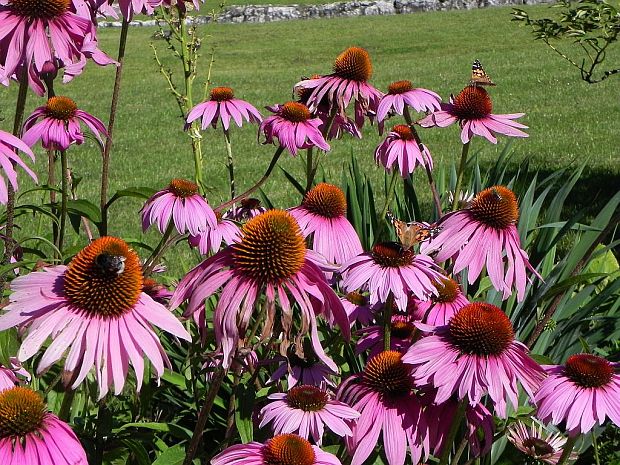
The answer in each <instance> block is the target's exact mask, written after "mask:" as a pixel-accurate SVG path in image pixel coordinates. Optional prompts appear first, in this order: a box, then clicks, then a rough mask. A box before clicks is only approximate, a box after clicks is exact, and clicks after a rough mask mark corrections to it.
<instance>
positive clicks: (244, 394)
mask: <svg viewBox="0 0 620 465" xmlns="http://www.w3.org/2000/svg"><path fill="white" fill-rule="evenodd" d="M246 377H247V379H246V380H245V381H246V383H247V382H248V381H249V376H246ZM243 381H244V380H242V383H243ZM246 383H243V384H239V386H238V388H237V408H236V409H235V426H236V427H237V431H239V436H241V442H243V443H244V444H246V443H248V442H250V441H252V440H253V439H254V422H253V421H252V413H253V411H254V403H255V400H256V389H254V386H253V385H250V384H246Z"/></svg>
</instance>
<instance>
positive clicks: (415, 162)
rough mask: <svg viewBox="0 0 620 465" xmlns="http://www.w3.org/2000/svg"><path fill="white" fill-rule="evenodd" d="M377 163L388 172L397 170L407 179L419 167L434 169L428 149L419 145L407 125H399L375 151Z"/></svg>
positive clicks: (421, 144)
mask: <svg viewBox="0 0 620 465" xmlns="http://www.w3.org/2000/svg"><path fill="white" fill-rule="evenodd" d="M375 162H377V164H381V165H382V166H383V167H384V168H385V169H386V170H387V171H388V172H389V171H392V169H394V168H396V169H398V171H399V172H400V175H401V177H403V178H407V177H409V175H411V173H413V170H415V169H416V168H417V167H418V166H425V167H426V168H428V169H429V170H432V169H433V159H432V158H431V152H430V151H429V150H428V147H426V145H424V144H423V143H421V142H420V143H418V141H417V140H416V138H415V136H414V134H413V131H412V130H411V128H409V126H407V125H405V124H397V125H396V126H394V127H393V128H392V131H391V132H390V133H389V134H388V135H387V137H386V138H385V139H384V140H383V142H381V143H380V144H379V146H378V147H377V148H376V149H375Z"/></svg>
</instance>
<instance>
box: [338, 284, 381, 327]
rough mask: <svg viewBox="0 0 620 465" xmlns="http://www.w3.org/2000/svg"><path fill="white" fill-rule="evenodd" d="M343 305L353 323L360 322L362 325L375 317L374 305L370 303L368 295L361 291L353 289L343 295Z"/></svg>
mask: <svg viewBox="0 0 620 465" xmlns="http://www.w3.org/2000/svg"><path fill="white" fill-rule="evenodd" d="M340 300H341V301H342V305H343V307H344V310H345V312H347V315H349V322H350V323H351V325H353V324H355V323H356V322H359V323H360V324H362V325H364V326H365V325H368V324H369V323H370V322H372V321H373V320H374V319H375V312H374V306H373V305H370V300H369V299H368V296H366V295H364V294H362V293H361V292H357V291H351V292H348V293H347V294H346V295H345V296H344V297H341V298H340Z"/></svg>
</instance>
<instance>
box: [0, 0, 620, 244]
mask: <svg viewBox="0 0 620 465" xmlns="http://www.w3.org/2000/svg"><path fill="white" fill-rule="evenodd" d="M527 10H528V11H530V12H534V14H535V15H536V16H540V15H543V14H547V11H548V10H547V8H546V7H527ZM510 11H511V10H510V8H489V9H482V10H471V11H450V12H433V13H421V14H412V15H402V16H390V17H361V18H350V19H327V20H309V21H294V22H280V23H271V24H263V25H247V24H242V25H212V26H208V27H205V28H203V29H201V30H200V32H201V33H204V34H208V38H207V39H206V40H205V42H204V43H203V46H202V50H203V54H204V56H203V57H202V63H201V65H200V66H199V70H200V72H201V73H202V76H201V77H200V78H199V79H198V80H197V82H198V84H197V89H200V88H201V82H202V81H201V79H204V76H205V74H206V68H207V64H208V61H209V55H210V50H211V48H212V47H213V48H214V49H215V63H214V68H213V73H212V77H213V83H214V85H228V86H231V87H233V88H234V89H235V91H236V95H237V96H238V97H241V98H244V99H246V100H248V101H250V102H252V103H253V104H255V105H256V106H257V107H258V108H260V109H262V108H263V107H264V106H265V105H269V104H274V103H282V102H285V101H287V100H290V99H291V87H292V85H293V84H294V83H295V82H297V81H298V80H299V78H300V77H301V76H308V75H310V74H313V73H328V72H330V69H331V63H332V61H333V59H334V58H335V57H336V56H337V55H338V53H340V52H341V51H342V50H343V49H344V48H346V47H348V46H351V45H357V46H362V47H365V48H367V49H368V51H369V52H370V54H371V56H372V59H373V64H374V76H373V78H372V83H373V84H374V85H375V86H376V87H378V88H380V89H382V90H385V89H386V87H387V85H388V84H389V83H390V82H391V81H394V80H400V79H410V80H412V81H413V82H414V83H415V84H416V85H418V86H421V87H426V88H429V89H433V90H435V91H436V92H438V93H439V94H440V95H442V96H443V97H444V98H445V99H447V98H448V97H449V95H450V93H456V92H458V91H459V90H460V89H461V88H462V87H463V86H464V85H465V84H466V83H467V81H468V77H469V69H470V66H471V62H472V60H473V59H474V58H479V59H480V60H481V61H482V63H483V64H484V65H485V67H486V69H487V71H488V73H489V74H490V75H491V77H492V78H493V79H494V81H495V82H497V83H498V85H497V87H496V88H493V89H492V90H491V92H492V97H493V102H494V112H497V113H514V112H525V113H526V116H525V117H524V118H523V119H522V121H523V122H524V123H525V124H527V125H528V126H530V129H529V131H528V132H529V134H530V137H529V139H526V140H517V141H515V143H514V145H513V149H514V152H513V155H512V160H511V162H512V165H513V166H514V167H515V168H516V167H518V166H519V165H520V164H522V163H523V161H524V160H526V159H531V161H532V163H533V165H534V166H535V167H536V168H537V169H540V170H541V171H544V172H549V171H552V170H555V169H558V168H562V167H569V166H570V167H577V166H578V165H579V164H581V163H582V162H584V161H587V162H588V170H587V174H586V175H585V176H584V179H583V183H582V188H581V191H580V192H582V195H583V201H584V203H591V202H594V201H596V199H597V198H600V197H608V196H609V195H610V192H611V191H612V190H613V191H615V190H617V189H618V184H619V179H620V178H619V173H620V169H619V163H618V162H619V161H620V156H619V151H618V147H620V105H619V104H620V101H619V100H618V95H620V92H619V91H620V79H618V78H615V79H614V78H611V79H608V80H607V81H605V82H604V83H602V84H597V85H588V84H586V83H584V82H582V81H581V80H580V79H579V75H578V73H577V72H576V70H574V69H572V68H571V67H569V65H568V64H567V63H565V62H564V61H562V60H561V59H560V58H559V57H557V56H556V55H555V54H554V53H553V52H552V51H550V50H548V49H547V48H546V47H545V46H544V45H543V44H541V43H539V42H534V41H533V40H532V38H531V36H530V34H529V33H528V31H527V30H525V29H523V28H520V27H519V26H518V25H516V24H514V23H511V22H510ZM154 32H155V29H151V28H132V29H131V30H130V32H129V34H130V41H129V42H130V43H129V45H128V51H127V58H126V68H125V78H124V81H123V87H122V96H121V97H122V100H121V105H120V111H119V114H118V119H117V131H116V134H115V136H116V137H115V146H114V151H113V159H112V191H114V190H116V189H121V188H125V187H128V186H142V185H146V186H151V187H155V188H159V187H162V186H164V185H166V184H167V183H168V182H169V180H170V179H171V178H172V177H179V176H191V175H192V167H193V164H192V158H191V149H190V145H189V139H188V138H187V137H186V136H185V134H184V133H183V119H182V117H181V115H180V114H179V111H178V109H177V107H176V104H175V102H174V101H173V99H172V97H171V95H170V94H169V92H168V91H167V89H166V85H165V83H164V80H163V79H162V77H161V75H159V73H158V70H157V67H156V64H155V62H154V60H153V57H152V53H151V49H150V47H149V43H151V42H153V43H154V44H155V45H156V46H157V47H158V49H159V52H160V53H161V54H162V55H165V54H166V50H165V43H164V42H163V41H161V40H160V41H153V39H152V35H153V33H154ZM118 33H119V31H118V30H117V29H106V30H100V31H99V38H100V43H101V45H102V48H103V49H104V50H106V51H108V52H109V53H110V54H115V53H116V52H115V48H116V46H117V40H118ZM618 55H619V54H618V53H616V54H615V56H614V55H610V56H609V60H610V62H613V60H614V58H618ZM166 61H167V62H168V63H170V64H174V62H173V61H172V60H170V59H168V60H166ZM113 75H114V70H113V69H112V68H111V67H108V68H99V67H96V66H95V65H93V64H89V65H88V67H87V70H86V72H85V73H84V75H83V76H80V77H78V78H76V79H75V80H74V82H72V83H70V84H69V85H66V86H61V87H60V88H59V89H57V92H58V93H64V94H66V95H69V96H71V97H72V98H74V99H75V100H76V102H77V103H78V105H79V106H80V107H81V108H83V109H85V110H87V111H89V112H91V113H93V114H95V115H97V116H99V117H100V118H102V119H103V120H107V115H108V106H109V101H110V95H111V91H112V85H113ZM178 75H179V73H178V72H177V74H176V76H177V77H178ZM15 90H16V89H15V86H12V87H11V89H10V91H8V92H6V91H2V93H1V94H0V98H1V101H2V102H3V104H2V106H1V107H0V108H1V110H0V111H1V112H2V113H1V114H2V116H3V117H4V118H5V121H3V122H2V123H1V124H2V126H3V127H4V128H5V129H7V128H9V126H10V124H9V123H10V120H11V119H12V114H11V111H10V109H11V108H12V107H13V105H14V103H13V102H14V95H15ZM197 93H200V92H197ZM28 103H29V108H33V107H34V106H35V105H40V104H43V103H44V100H43V99H37V98H34V97H31V98H30V99H29V102H28ZM264 114H267V111H265V112H264ZM398 122H400V121H395V122H394V124H397V123H398ZM422 137H423V139H424V141H425V143H426V144H427V145H428V146H429V147H430V149H431V151H432V153H433V156H434V159H435V162H436V164H437V165H442V164H446V163H451V162H453V161H454V160H455V159H456V157H457V154H458V152H459V149H460V142H459V137H458V130H457V128H456V127H450V128H447V129H443V130H439V129H434V130H425V131H423V133H422ZM232 138H233V151H234V153H235V157H236V160H237V163H238V164H237V166H238V182H239V187H244V186H249V185H250V184H251V183H252V182H253V181H254V180H256V179H257V178H258V177H259V176H260V175H261V174H262V172H263V171H264V169H265V168H266V167H267V165H268V164H269V161H270V159H271V155H272V153H273V151H274V147H273V146H264V145H260V144H258V143H257V141H256V127H255V126H254V127H253V126H246V127H244V128H243V129H242V130H237V129H236V128H234V130H233V136H232ZM380 140H381V138H380V137H379V135H378V134H377V131H376V128H375V127H370V126H368V127H366V128H365V131H364V139H363V140H361V141H359V140H353V139H351V138H349V137H345V138H344V139H343V140H340V141H334V142H333V144H332V151H331V152H330V154H329V156H328V157H327V162H326V165H325V169H326V174H327V177H328V179H333V180H334V181H335V182H338V181H339V180H340V179H341V175H342V167H343V164H344V163H345V162H347V160H349V159H350V157H351V156H354V157H356V158H357V159H358V161H359V162H360V164H361V165H362V166H363V167H364V169H365V171H366V172H367V173H368V174H370V175H371V176H373V177H374V178H376V179H377V180H379V179H382V176H383V172H382V170H381V169H379V168H377V167H376V166H375V165H374V161H373V151H374V148H375V147H376V146H377V145H378V143H379V142H380ZM505 142H506V139H505V138H503V139H500V143H499V145H498V146H493V145H491V144H489V143H487V142H486V141H483V140H479V139H476V140H475V142H474V144H473V148H472V150H473V151H480V157H481V159H482V160H483V162H485V163H491V162H492V160H494V158H495V157H497V155H498V153H499V152H500V151H501V150H502V148H503V147H504V144H505ZM204 149H205V158H206V170H205V176H206V179H207V180H208V183H209V185H210V186H211V187H212V192H211V195H210V199H211V202H212V203H215V204H217V203H218V202H220V201H221V200H223V199H224V197H225V194H226V192H227V189H226V172H225V168H224V164H223V163H224V159H225V150H224V144H223V136H222V134H221V133H220V132H219V131H213V130H209V131H207V132H206V133H205V134H204ZM38 153H39V158H38V160H37V169H38V172H39V173H41V176H42V179H44V176H43V173H44V172H45V160H46V159H45V158H44V156H43V153H42V151H40V150H39V151H38ZM69 157H70V163H71V165H72V167H73V170H74V172H75V173H76V174H77V175H78V176H82V177H83V181H82V183H81V185H80V187H79V191H80V193H81V195H82V196H84V197H86V198H89V199H91V200H93V201H95V202H97V199H98V194H97V193H98V183H99V176H100V172H99V169H100V158H99V156H98V153H97V151H96V150H95V149H94V145H93V144H92V143H89V144H88V147H87V148H86V149H85V148H81V147H77V148H73V149H71V150H70V152H69ZM280 164H281V166H282V167H283V168H285V169H287V170H289V171H292V172H294V173H301V172H302V165H301V160H300V159H293V158H291V157H288V156H287V157H285V158H283V159H282V160H281V163H280ZM419 181H420V184H419V185H420V189H421V190H422V191H425V187H424V185H423V184H422V181H423V178H420V179H419ZM24 185H26V183H24ZM265 190H266V192H268V194H269V195H270V196H271V197H272V198H273V200H274V202H275V203H276V204H277V205H279V206H282V207H286V206H290V205H292V204H293V203H296V202H298V201H299V197H298V195H297V194H296V193H295V192H294V190H293V189H292V188H291V187H290V185H288V184H287V183H286V182H285V180H284V177H283V176H282V175H281V173H279V172H277V173H276V174H275V175H274V176H273V178H272V179H271V180H270V181H269V182H268V183H267V184H266V186H265ZM139 208H140V204H139V203H138V202H136V201H133V200H123V201H120V202H118V204H117V206H116V207H114V209H113V211H112V228H111V230H110V232H111V233H113V234H118V235H123V236H128V237H134V238H135V237H138V236H139V219H138V217H137V211H138V209H139Z"/></svg>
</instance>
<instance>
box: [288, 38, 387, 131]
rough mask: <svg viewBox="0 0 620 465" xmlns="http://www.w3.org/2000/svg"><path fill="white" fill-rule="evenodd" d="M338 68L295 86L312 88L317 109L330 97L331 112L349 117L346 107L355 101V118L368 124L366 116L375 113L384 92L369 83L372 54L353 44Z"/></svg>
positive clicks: (339, 59)
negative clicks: (365, 120)
mask: <svg viewBox="0 0 620 465" xmlns="http://www.w3.org/2000/svg"><path fill="white" fill-rule="evenodd" d="M333 70H334V72H333V73H332V74H328V75H326V76H320V77H317V78H315V79H306V80H303V81H300V82H298V83H297V84H295V89H296V90H298V91H299V89H312V93H311V94H310V96H309V97H308V99H307V104H308V107H309V108H310V111H314V110H315V109H316V108H318V107H319V105H321V104H322V102H324V99H327V102H328V105H329V114H333V115H336V114H339V115H341V116H343V117H345V118H346V108H347V107H348V106H349V104H350V103H351V102H354V103H355V109H354V113H355V115H354V120H355V124H356V125H357V127H358V128H361V127H362V126H363V125H364V119H365V117H366V116H369V117H371V118H372V117H374V116H375V114H376V111H377V107H378V105H379V100H380V99H381V97H382V95H383V94H382V93H381V92H380V91H379V90H377V89H375V88H374V87H373V86H371V85H370V84H368V80H369V79H370V77H371V75H372V63H371V61H370V55H369V54H368V52H367V51H366V50H364V49H363V48H360V47H350V48H348V49H346V50H345V51H344V52H342V53H341V54H340V55H338V57H337V58H336V60H335V62H334V67H333Z"/></svg>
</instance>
